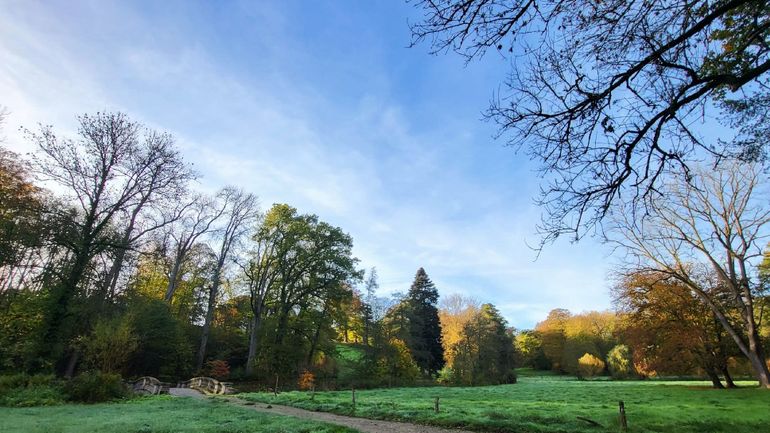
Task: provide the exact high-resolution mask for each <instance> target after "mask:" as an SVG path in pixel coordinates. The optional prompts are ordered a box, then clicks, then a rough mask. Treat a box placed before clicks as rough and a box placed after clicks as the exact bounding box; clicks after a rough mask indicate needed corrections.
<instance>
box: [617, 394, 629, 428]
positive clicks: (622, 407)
mask: <svg viewBox="0 0 770 433" xmlns="http://www.w3.org/2000/svg"><path fill="white" fill-rule="evenodd" d="M618 408H619V409H620V429H621V430H623V431H627V430H628V421H627V420H626V405H625V404H623V400H620V401H619V402H618Z"/></svg>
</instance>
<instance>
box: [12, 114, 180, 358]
mask: <svg viewBox="0 0 770 433" xmlns="http://www.w3.org/2000/svg"><path fill="white" fill-rule="evenodd" d="M78 120H79V128H78V138H76V139H68V138H59V137H57V136H56V134H55V133H54V132H53V129H52V127H50V126H42V125H41V126H40V128H39V130H38V131H37V132H33V131H30V130H25V132H26V135H27V137H28V139H29V140H31V141H32V142H33V143H35V144H36V145H37V147H38V149H39V152H38V153H37V155H35V156H34V159H33V168H34V170H35V173H36V174H37V176H38V177H39V178H40V179H41V180H43V181H49V182H53V183H55V184H56V185H58V187H59V188H61V189H63V191H64V194H65V197H66V198H65V199H66V200H68V201H69V202H70V203H71V205H72V206H73V207H74V213H73V214H72V215H68V216H67V217H68V219H69V220H70V221H71V225H72V227H71V228H70V227H68V228H67V236H61V237H60V238H59V241H60V242H61V244H62V245H63V246H64V247H65V248H67V249H68V250H69V254H68V256H69V258H70V260H69V262H68V263H67V264H66V266H64V267H63V270H62V272H61V276H60V282H59V283H58V284H55V285H54V286H53V287H52V288H51V296H50V301H51V305H50V307H49V308H50V309H49V311H48V312H47V315H46V321H47V323H46V324H45V329H44V337H43V340H42V342H43V347H42V353H43V356H44V357H46V358H53V360H55V361H57V360H60V359H61V358H60V357H61V355H62V354H63V353H64V350H65V349H66V347H67V345H68V344H69V340H70V339H71V337H72V336H73V335H74V333H75V332H76V328H78V327H79V326H82V322H83V321H82V320H79V319H82V318H83V317H75V314H74V313H73V311H72V309H71V305H70V304H71V302H72V300H73V299H74V298H75V296H76V295H77V294H78V293H81V294H89V293H91V292H90V289H92V288H94V279H93V278H91V277H92V274H93V272H92V269H93V268H94V267H95V266H96V265H97V264H96V263H95V261H94V259H95V258H96V257H99V256H100V255H103V254H104V253H106V252H109V251H116V250H118V251H119V250H120V249H124V248H125V243H124V242H121V241H122V239H121V236H120V235H118V232H119V229H118V227H119V224H120V218H121V216H122V215H125V214H129V215H130V214H131V209H132V208H133V209H136V208H137V204H138V203H140V202H142V200H143V198H144V200H145V202H147V201H149V200H150V199H151V198H152V195H148V192H147V191H146V189H147V188H155V187H160V186H163V187H165V186H166V185H167V183H166V181H169V182H172V183H173V182H176V181H178V180H180V179H179V177H178V174H179V173H187V170H186V169H185V168H184V166H183V165H182V163H181V161H180V159H179V157H178V155H177V154H176V152H175V151H174V150H173V148H172V143H173V140H171V139H170V137H168V136H165V135H162V134H157V133H154V132H152V131H148V130H146V129H145V128H144V127H143V126H142V125H140V124H139V123H136V122H133V121H131V120H130V119H128V117H127V116H126V115H125V114H122V113H97V114H96V115H93V116H91V115H83V116H80V117H78ZM143 132H144V133H145V136H144V137H142V134H143ZM159 152H161V153H162V154H164V155H166V156H167V157H169V159H170V160H171V161H172V162H173V163H172V164H170V165H171V166H173V168H174V170H173V171H172V174H171V175H170V176H167V174H166V173H163V171H164V170H166V169H169V164H168V163H167V161H166V160H161V161H158V160H156V158H158V157H159ZM159 182H160V183H159ZM139 208H141V206H139ZM64 229H65V228H64V227H62V228H61V230H64ZM131 233H133V230H131V231H129V232H128V234H129V238H130V237H131ZM105 264H106V263H105ZM113 264H114V263H113ZM75 359H76V353H75V352H73V356H72V357H71V358H70V363H69V366H68V367H67V369H68V370H71V369H72V368H74V360H75Z"/></svg>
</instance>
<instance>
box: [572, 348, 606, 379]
mask: <svg viewBox="0 0 770 433" xmlns="http://www.w3.org/2000/svg"><path fill="white" fill-rule="evenodd" d="M602 371H604V361H602V360H601V359H599V358H597V357H595V356H593V355H591V354H590V353H586V354H585V355H583V356H581V357H580V359H578V373H579V376H578V377H580V378H586V377H594V376H596V375H598V374H600V373H601V372H602Z"/></svg>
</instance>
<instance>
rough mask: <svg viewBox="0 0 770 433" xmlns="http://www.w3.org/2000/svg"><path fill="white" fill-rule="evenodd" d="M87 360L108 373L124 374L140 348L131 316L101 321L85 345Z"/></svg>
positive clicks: (95, 326)
mask: <svg viewBox="0 0 770 433" xmlns="http://www.w3.org/2000/svg"><path fill="white" fill-rule="evenodd" d="M83 346H84V349H85V350H84V352H85V353H84V355H85V360H86V362H88V363H89V364H90V365H91V366H93V367H94V368H97V369H99V370H101V371H104V372H107V373H119V372H123V370H124V369H125V367H126V364H127V363H128V361H129V360H130V359H131V357H132V356H133V355H134V352H136V350H137V348H138V347H139V340H138V339H137V337H136V335H135V334H134V329H133V324H132V319H131V316H129V315H124V316H123V317H119V318H116V319H110V320H100V321H98V322H97V323H96V325H94V330H93V332H92V333H91V335H90V336H89V337H88V338H87V339H85V341H84V343H83Z"/></svg>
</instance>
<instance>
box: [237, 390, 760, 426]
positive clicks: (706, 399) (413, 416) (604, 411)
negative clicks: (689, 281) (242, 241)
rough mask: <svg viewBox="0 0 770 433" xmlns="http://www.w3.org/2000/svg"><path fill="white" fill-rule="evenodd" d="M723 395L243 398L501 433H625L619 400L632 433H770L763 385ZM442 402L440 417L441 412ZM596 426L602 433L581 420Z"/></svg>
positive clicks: (446, 393)
mask: <svg viewBox="0 0 770 433" xmlns="http://www.w3.org/2000/svg"><path fill="white" fill-rule="evenodd" d="M739 385H741V386H742V387H741V388H740V389H733V390H715V389H711V388H710V387H709V383H708V382H693V381H609V380H602V381H578V380H575V379H572V378H567V377H560V376H549V377H532V376H523V377H521V378H520V381H519V383H518V384H515V385H501V386H489V387H477V388H452V387H431V388H394V389H377V390H359V391H356V409H355V411H353V408H352V404H351V393H350V391H337V392H318V393H316V394H315V398H314V399H313V400H311V394H310V393H308V392H286V393H281V394H279V395H278V396H277V397H274V396H273V395H272V394H267V393H251V394H243V395H242V397H243V398H245V399H248V400H252V401H261V402H272V403H277V404H287V405H292V406H297V407H302V408H306V409H311V410H321V411H328V412H334V413H340V414H349V415H350V414H354V415H355V416H360V417H366V418H378V419H393V420H402V421H413V422H418V423H424V424H432V425H440V426H451V427H463V428H466V429H473V430H479V431H495V432H582V431H585V432H596V431H617V430H618V401H620V400H623V401H624V402H625V405H626V412H627V416H628V423H629V427H630V428H629V431H631V432H730V433H742V432H746V433H749V432H751V433H754V432H760V431H770V391H765V390H760V389H758V388H756V387H755V386H756V383H753V382H740V383H739ZM435 397H439V398H440V406H441V407H440V409H441V411H440V412H439V413H435V412H434V410H433V405H434V399H435ZM577 417H584V418H588V419H590V420H594V421H596V422H598V423H599V424H601V425H602V426H603V427H602V428H599V427H595V426H592V425H590V424H589V423H587V422H585V421H582V420H579V419H577Z"/></svg>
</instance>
